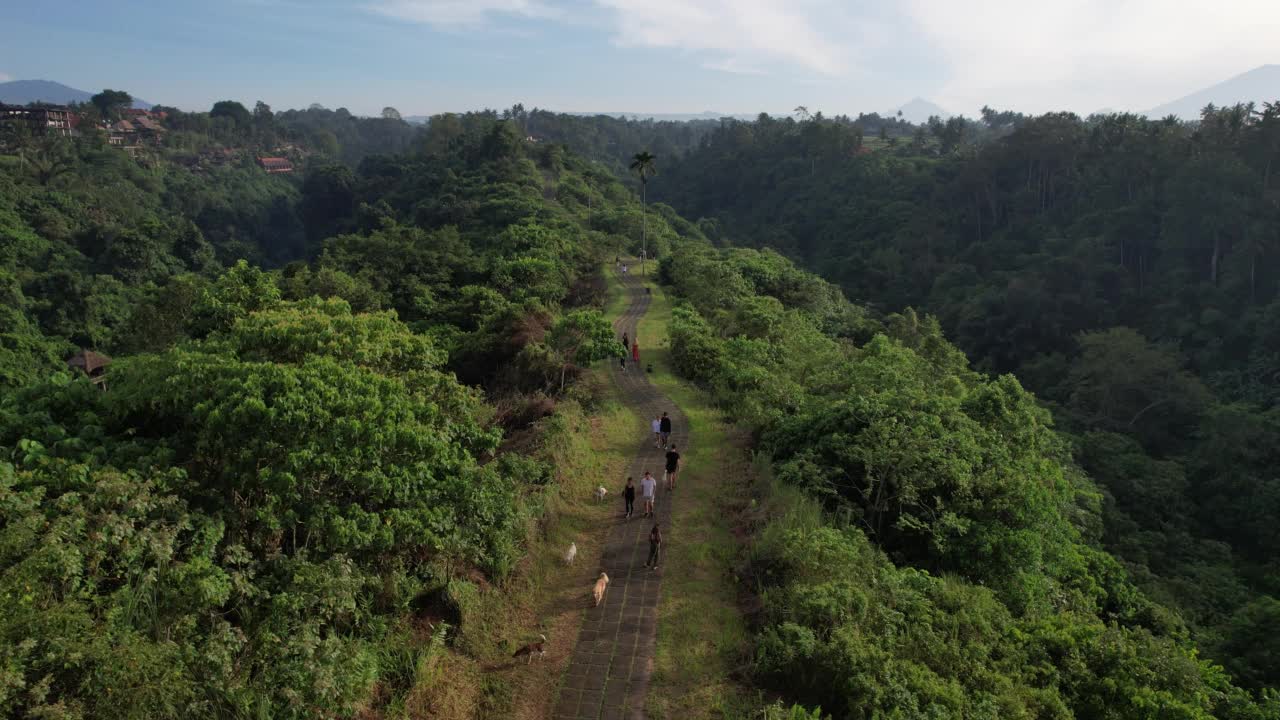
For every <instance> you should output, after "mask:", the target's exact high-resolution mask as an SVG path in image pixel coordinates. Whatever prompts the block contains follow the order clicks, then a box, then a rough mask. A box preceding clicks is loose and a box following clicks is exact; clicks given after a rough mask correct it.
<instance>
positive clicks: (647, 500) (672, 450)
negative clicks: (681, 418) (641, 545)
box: [622, 412, 681, 570]
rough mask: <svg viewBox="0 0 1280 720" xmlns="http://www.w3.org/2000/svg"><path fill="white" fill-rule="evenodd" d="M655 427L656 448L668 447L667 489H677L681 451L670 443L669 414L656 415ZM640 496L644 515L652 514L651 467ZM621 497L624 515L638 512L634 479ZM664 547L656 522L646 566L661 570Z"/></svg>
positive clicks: (642, 481) (655, 488)
mask: <svg viewBox="0 0 1280 720" xmlns="http://www.w3.org/2000/svg"><path fill="white" fill-rule="evenodd" d="M651 427H652V428H653V444H654V447H656V448H659V449H662V450H666V451H667V452H666V464H665V465H664V466H663V468H664V471H663V473H662V480H663V482H664V483H665V484H666V486H667V490H668V491H672V490H675V489H676V475H677V474H678V473H679V472H680V467H681V463H680V453H678V452H676V446H675V445H674V444H672V443H671V417H670V416H669V415H667V413H665V412H664V413H662V415H660V416H657V417H654V418H653V422H652V423H651ZM639 489H640V498H641V499H642V500H643V501H644V515H643V517H653V503H654V501H655V500H656V499H657V494H658V480H657V479H656V478H654V477H653V473H651V472H650V471H648V470H645V471H644V476H643V477H641V478H640V488H639ZM622 499H623V502H624V503H625V509H624V511H623V512H624V514H623V517H624V518H625V519H628V520H629V519H630V518H631V515H632V514H633V513H634V512H635V503H636V484H635V479H634V478H632V477H627V485H626V487H625V488H623V489H622ZM661 547H662V531H661V529H659V527H658V523H656V522H655V523H654V524H653V529H652V530H650V531H649V558H648V559H647V560H645V563H644V564H645V567H650V568H652V569H654V570H657V569H658V555H659V550H660V549H661Z"/></svg>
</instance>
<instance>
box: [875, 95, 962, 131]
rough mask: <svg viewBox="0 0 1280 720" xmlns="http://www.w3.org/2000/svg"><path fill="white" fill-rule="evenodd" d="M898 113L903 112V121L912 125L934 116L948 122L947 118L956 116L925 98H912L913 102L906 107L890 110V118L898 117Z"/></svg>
mask: <svg viewBox="0 0 1280 720" xmlns="http://www.w3.org/2000/svg"><path fill="white" fill-rule="evenodd" d="M898 111H902V119H903V120H906V121H907V122H911V123H916V124H917V125H918V124H920V123H922V122H925V121H927V120H928V119H929V118H930V117H932V116H934V115H937V116H938V117H940V118H942V119H943V120H946V119H947V118H949V117H951V116H952V115H953V114H954V113H949V112H947V111H946V110H943V109H942V108H941V107H939V106H938V105H936V104H935V103H932V102H929V101H928V100H925V99H924V98H918V97H917V98H911V102H909V103H907V104H906V105H903V106H902V107H897V108H894V109H892V110H890V111H889V112H888V115H889V117H893V116H895V115H897V114H898Z"/></svg>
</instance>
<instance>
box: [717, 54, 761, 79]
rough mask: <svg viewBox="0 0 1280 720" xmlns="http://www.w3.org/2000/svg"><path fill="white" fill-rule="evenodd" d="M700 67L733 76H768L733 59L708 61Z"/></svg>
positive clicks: (758, 69)
mask: <svg viewBox="0 0 1280 720" xmlns="http://www.w3.org/2000/svg"><path fill="white" fill-rule="evenodd" d="M702 67H704V68H706V69H708V70H718V71H720V72H726V73H731V74H734V75H760V76H766V75H768V74H769V73H767V72H765V71H764V70H761V69H760V68H757V67H752V66H750V65H747V64H745V63H743V62H742V61H741V60H739V59H737V58H733V57H729V58H723V59H721V60H709V61H707V62H705V63H703V64H702Z"/></svg>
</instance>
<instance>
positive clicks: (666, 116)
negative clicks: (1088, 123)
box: [565, 110, 787, 122]
mask: <svg viewBox="0 0 1280 720" xmlns="http://www.w3.org/2000/svg"><path fill="white" fill-rule="evenodd" d="M565 114H566V115H579V116H582V117H595V116H596V115H608V116H609V117H616V118H622V117H625V118H627V119H629V120H657V121H662V120H669V121H671V122H688V121H689V120H719V119H720V118H726V117H728V118H734V119H736V120H755V119H756V118H757V117H758V116H759V113H721V112H714V111H711V110H704V111H703V112H700V113H641V112H570V113H565ZM785 115H787V113H779V114H777V115H774V117H784V116H785Z"/></svg>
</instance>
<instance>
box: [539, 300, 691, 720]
mask: <svg viewBox="0 0 1280 720" xmlns="http://www.w3.org/2000/svg"><path fill="white" fill-rule="evenodd" d="M619 277H620V279H621V281H622V284H623V288H624V290H625V292H626V297H627V301H628V304H627V309H626V311H625V312H624V313H623V314H622V316H621V317H619V318H618V320H617V321H615V322H614V329H615V330H616V331H617V333H618V336H619V337H621V336H622V333H624V332H625V333H626V334H627V335H628V336H629V337H631V338H634V337H636V323H638V322H639V320H640V318H641V317H642V316H643V315H644V313H645V310H646V309H648V307H649V296H648V295H647V294H646V293H645V291H644V285H643V284H642V282H641V278H639V277H637V276H635V275H621V276H619ZM646 350H647V348H644V347H641V348H640V367H636V366H635V365H634V364H633V363H632V362H631V359H630V354H629V353H628V358H627V370H626V372H621V371H620V370H619V369H618V361H617V358H614V359H613V361H612V363H613V364H612V366H611V367H610V368H609V371H610V372H612V373H614V375H615V376H616V377H617V380H618V383H619V385H620V386H621V387H622V392H623V396H624V398H625V400H626V402H627V404H628V405H630V406H631V407H633V408H635V409H636V411H637V412H638V413H639V414H640V416H641V417H642V418H643V419H644V432H643V435H637V437H636V453H635V456H634V458H633V459H632V461H631V465H630V466H629V467H628V468H627V475H630V476H632V477H634V478H635V480H636V514H635V515H633V516H632V518H631V519H630V520H624V519H622V509H623V501H622V487H623V485H625V484H626V476H623V477H620V478H602V480H601V482H602V484H603V485H604V486H605V487H606V488H608V489H609V502H612V503H615V504H616V505H617V511H618V512H617V515H615V516H614V518H613V519H612V520H610V522H611V523H612V525H611V526H610V528H609V536H608V539H607V540H606V541H605V545H604V552H603V554H602V556H601V559H600V565H601V570H603V571H604V572H606V573H608V574H609V581H610V582H609V590H608V592H607V593H606V595H605V599H604V602H602V603H600V606H599V607H592V608H590V609H588V610H587V611H586V614H585V618H584V620H583V624H582V631H581V632H580V633H579V635H578V644H577V646H576V647H575V648H574V650H573V656H572V658H570V660H569V668H568V670H566V672H565V678H564V683H563V686H562V687H561V690H560V694H559V696H558V697H557V698H556V704H555V707H554V710H553V711H552V714H551V716H552V717H553V718H555V720H615V719H616V720H624V719H625V720H637V719H642V718H644V700H645V694H646V693H647V691H648V689H649V675H650V673H651V672H652V671H653V651H654V643H655V641H656V635H657V622H658V620H657V614H658V598H659V596H660V595H659V584H660V583H661V579H662V574H661V573H662V571H661V570H657V571H654V570H650V569H648V568H646V567H645V566H644V562H645V559H646V558H647V557H648V556H649V531H650V530H651V529H652V528H653V522H654V521H653V520H651V519H649V518H643V517H639V515H640V514H642V513H643V511H644V503H643V500H642V499H641V498H640V490H639V487H640V478H641V477H642V476H643V475H644V471H645V470H649V471H650V472H652V473H653V476H654V477H655V478H657V480H658V496H657V502H656V504H655V507H654V513H655V515H656V516H657V517H656V520H657V522H658V523H659V524H660V525H661V527H662V541H663V547H664V552H663V556H664V557H663V560H664V561H665V555H666V552H665V548H666V546H668V545H669V544H670V543H671V541H672V539H673V538H674V536H675V533H674V532H673V531H674V530H675V529H674V528H672V527H671V524H670V520H671V503H672V502H673V497H672V494H671V493H667V492H666V490H665V489H664V488H663V487H662V485H663V483H662V469H663V467H664V463H665V452H664V451H662V450H659V449H658V448H655V447H654V446H653V435H652V433H651V432H650V430H649V422H650V421H651V420H652V419H653V418H654V416H656V415H661V414H662V413H663V412H666V413H667V414H668V415H669V416H670V417H671V429H672V433H671V442H673V443H675V444H676V445H677V446H678V450H679V452H680V454H681V456H682V457H688V455H687V453H688V445H689V433H688V427H687V425H686V423H685V417H684V414H683V413H681V412H680V408H678V407H676V406H675V404H673V403H672V402H671V400H670V399H668V398H667V397H666V396H665V395H663V394H662V393H661V392H660V391H659V390H658V389H657V388H656V387H654V386H653V384H652V383H651V382H649V378H648V376H647V375H646V374H645V372H644V365H645V364H646V362H648V361H647V360H646V359H645V351H646ZM674 495H677V496H678V495H679V490H678V489H677V490H676V492H675V493H674ZM660 564H661V563H660ZM583 595H584V596H586V597H588V598H589V597H590V588H589V587H584V588H583ZM587 602H588V603H589V602H590V600H587Z"/></svg>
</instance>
